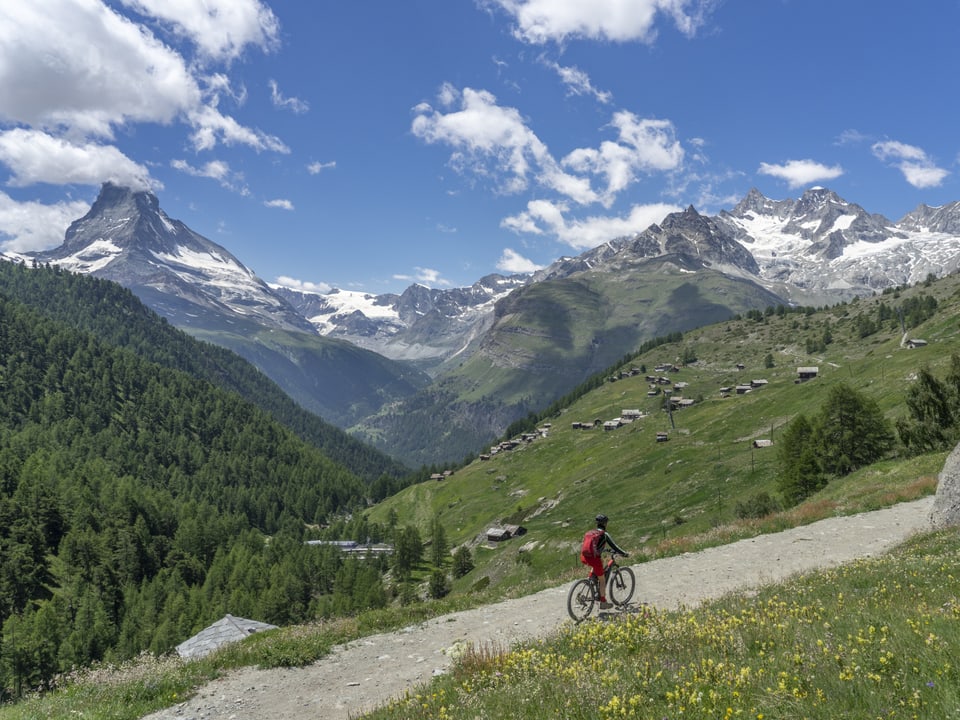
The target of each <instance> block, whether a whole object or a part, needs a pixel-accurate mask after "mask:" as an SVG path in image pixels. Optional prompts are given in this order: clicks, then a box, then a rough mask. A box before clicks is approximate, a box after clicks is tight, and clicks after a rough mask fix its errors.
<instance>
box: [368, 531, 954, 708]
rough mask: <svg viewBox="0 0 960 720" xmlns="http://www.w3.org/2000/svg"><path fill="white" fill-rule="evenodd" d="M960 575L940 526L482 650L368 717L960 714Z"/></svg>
mask: <svg viewBox="0 0 960 720" xmlns="http://www.w3.org/2000/svg"><path fill="white" fill-rule="evenodd" d="M958 579H960V533H958V532H957V531H956V530H950V531H944V532H940V533H931V534H928V535H926V536H923V537H919V538H917V539H915V540H913V541H911V542H909V543H907V544H906V545H904V546H903V547H902V548H900V549H898V550H897V551H895V552H893V553H891V554H888V555H884V556H881V557H876V558H867V559H862V560H858V561H856V562H853V563H849V564H847V565H844V566H842V567H839V568H836V569H831V570H824V571H820V572H816V573H811V574H807V575H803V576H799V577H797V578H795V579H793V580H791V581H789V582H786V583H783V584H779V585H774V586H770V587H767V588H764V589H762V590H760V591H758V592H752V593H749V594H734V595H731V596H728V597H726V598H723V599H720V600H717V601H713V602H709V603H706V604H704V605H702V606H700V607H698V608H695V609H684V610H680V611H674V612H668V611H659V610H653V609H647V610H645V611H644V612H642V613H639V614H635V615H629V616H625V618H624V619H622V620H618V621H611V622H602V621H593V622H587V623H584V624H581V625H578V626H568V627H566V628H565V629H563V630H561V631H560V633H559V634H558V635H557V636H556V637H553V638H551V639H549V640H547V641H543V642H537V643H529V644H525V645H522V646H518V647H516V648H514V649H510V650H504V649H502V648H496V647H486V648H484V647H480V648H473V649H472V650H471V651H469V652H467V653H466V654H465V655H464V656H462V657H461V658H460V660H459V661H458V663H457V664H456V666H455V668H454V670H453V672H452V673H450V674H449V675H448V676H446V677H443V678H439V679H436V680H434V681H433V682H432V683H431V684H430V685H429V686H426V687H422V688H418V689H415V690H412V691H410V692H408V693H407V695H406V696H405V697H403V698H402V699H399V700H397V701H394V702H392V703H390V704H389V705H388V706H386V707H384V708H382V709H380V710H378V711H376V712H374V713H371V714H369V715H367V716H365V717H366V718H367V719H368V720H393V719H394V718H397V719H399V718H402V719H403V720H418V719H420V718H422V719H424V720H426V719H427V718H430V719H438V718H501V717H510V718H521V719H522V718H529V719H530V720H540V719H541V718H546V717H556V718H569V719H576V718H583V719H587V718H591V719H592V718H599V719H602V720H608V719H611V720H612V719H613V718H622V717H641V718H671V719H673V718H749V719H750V720H764V719H768V718H769V719H773V718H809V719H810V720H838V719H839V718H856V719H857V720H860V719H862V718H934V717H935V718H956V717H960V663H958V661H957V656H956V648H957V647H960V600H958V598H957V581H958ZM904 598H909V602H904Z"/></svg>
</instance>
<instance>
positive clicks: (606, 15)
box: [486, 0, 715, 44]
mask: <svg viewBox="0 0 960 720" xmlns="http://www.w3.org/2000/svg"><path fill="white" fill-rule="evenodd" d="M486 2H487V4H488V5H494V6H499V7H500V8H502V9H503V10H505V11H506V12H507V13H509V14H510V15H511V16H513V19H514V21H515V22H516V27H515V29H514V35H515V36H516V37H517V38H519V39H521V40H524V41H526V42H529V43H535V44H542V43H546V42H550V41H554V42H563V41H565V40H567V39H569V38H586V39H590V40H612V41H615V42H633V41H636V42H642V43H653V42H654V41H655V40H656V37H657V28H656V22H657V19H658V16H661V15H663V16H666V17H668V18H670V19H672V20H673V23H674V25H676V27H677V29H678V30H679V31H680V32H682V33H683V34H684V35H687V36H693V35H694V34H696V32H697V30H698V29H699V28H700V27H701V26H702V25H703V23H704V19H705V17H706V15H707V13H708V12H709V11H710V9H711V8H712V6H713V5H714V4H715V0H590V2H584V0H486Z"/></svg>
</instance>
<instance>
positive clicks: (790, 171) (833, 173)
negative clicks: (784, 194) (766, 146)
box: [757, 160, 843, 188]
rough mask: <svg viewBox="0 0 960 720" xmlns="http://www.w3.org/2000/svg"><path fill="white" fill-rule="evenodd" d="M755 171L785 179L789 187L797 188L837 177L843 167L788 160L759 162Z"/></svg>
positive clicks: (810, 161)
mask: <svg viewBox="0 0 960 720" xmlns="http://www.w3.org/2000/svg"><path fill="white" fill-rule="evenodd" d="M757 172H759V173H760V174H761V175H771V176H772V177H777V178H780V179H781V180H786V182H787V185H788V186H789V187H791V188H797V187H802V186H803V185H807V184H809V183H814V182H820V181H821V180H833V179H835V178H838V177H840V176H841V175H843V168H842V167H840V166H839V165H834V166H833V167H828V166H827V165H824V164H822V163H818V162H815V161H814V160H788V161H787V162H786V163H784V164H783V165H774V164H772V163H760V168H759V170H757Z"/></svg>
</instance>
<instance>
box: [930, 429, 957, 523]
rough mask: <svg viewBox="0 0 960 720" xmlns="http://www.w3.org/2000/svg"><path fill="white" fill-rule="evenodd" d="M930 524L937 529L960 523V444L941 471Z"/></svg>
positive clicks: (948, 457)
mask: <svg viewBox="0 0 960 720" xmlns="http://www.w3.org/2000/svg"><path fill="white" fill-rule="evenodd" d="M930 524H931V525H933V527H934V528H936V529H942V528H947V527H954V526H956V525H960V445H957V447H955V448H954V449H953V452H952V453H950V455H948V456H947V461H946V462H945V463H944V464H943V469H942V470H941V471H940V477H939V482H938V483H937V495H936V497H935V498H934V499H933V507H931V508H930Z"/></svg>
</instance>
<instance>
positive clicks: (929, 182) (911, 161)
mask: <svg viewBox="0 0 960 720" xmlns="http://www.w3.org/2000/svg"><path fill="white" fill-rule="evenodd" d="M870 149H871V150H872V151H873V154H874V156H875V157H876V158H877V159H879V160H881V161H883V162H885V163H888V164H890V165H892V166H893V167H895V168H897V169H898V170H900V172H901V173H903V177H904V178H905V179H906V181H907V182H908V183H910V184H911V185H913V187H915V188H928V187H937V186H938V185H940V183H942V182H943V179H944V178H945V177H946V176H947V175H949V174H950V172H949V171H948V170H944V169H943V168H939V167H937V166H936V164H935V163H934V162H933V160H932V159H931V158H930V157H929V156H928V155H927V153H926V152H925V151H924V150H923V149H921V148H918V147H916V146H915V145H907V144H906V143H902V142H897V141H895V140H887V141H884V142H878V143H874V144H873V145H872V146H871V148H870Z"/></svg>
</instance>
